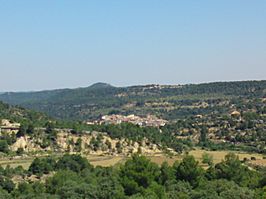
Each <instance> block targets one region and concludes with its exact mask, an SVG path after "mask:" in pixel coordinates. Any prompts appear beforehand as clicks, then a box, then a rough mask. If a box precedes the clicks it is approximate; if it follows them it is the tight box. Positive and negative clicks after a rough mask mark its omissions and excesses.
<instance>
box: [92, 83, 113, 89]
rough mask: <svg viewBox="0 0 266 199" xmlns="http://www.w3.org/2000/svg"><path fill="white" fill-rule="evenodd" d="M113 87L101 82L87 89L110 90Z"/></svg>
mask: <svg viewBox="0 0 266 199" xmlns="http://www.w3.org/2000/svg"><path fill="white" fill-rule="evenodd" d="M112 87H113V86H112V85H111V84H107V83H103V82H98V83H95V84H93V85H91V86H90V87H89V88H91V89H101V88H112Z"/></svg>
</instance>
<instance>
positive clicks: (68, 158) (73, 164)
mask: <svg viewBox="0 0 266 199" xmlns="http://www.w3.org/2000/svg"><path fill="white" fill-rule="evenodd" d="M56 168H57V170H62V169H67V170H72V171H74V172H80V171H82V170H84V169H86V168H89V169H93V166H92V165H91V164H89V162H88V160H87V159H86V158H83V157H81V156H80V155H69V154H66V155H64V156H63V157H61V158H60V159H59V160H58V162H57V164H56Z"/></svg>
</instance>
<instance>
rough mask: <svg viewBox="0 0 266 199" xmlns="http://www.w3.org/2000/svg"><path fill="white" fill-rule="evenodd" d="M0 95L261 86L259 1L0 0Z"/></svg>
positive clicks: (263, 50) (263, 11)
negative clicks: (95, 86) (241, 83)
mask: <svg viewBox="0 0 266 199" xmlns="http://www.w3.org/2000/svg"><path fill="white" fill-rule="evenodd" d="M0 73H1V77H0V91H21V90H23V91H25V90H41V89H51V88H64V87H71V88H73V87H83V86H88V85H90V84H92V83H95V82H108V83H111V84H113V85H116V86H125V85H135V84H147V83H160V84H179V83H197V82H209V81H221V80H226V81H227V80H247V79H266V1H265V0H222V1H214V0H209V1H207V0H32V1H28V0H12V1H10V0H0Z"/></svg>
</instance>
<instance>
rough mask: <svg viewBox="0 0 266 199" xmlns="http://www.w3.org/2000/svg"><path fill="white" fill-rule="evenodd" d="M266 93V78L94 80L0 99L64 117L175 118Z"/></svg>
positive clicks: (2, 96)
mask: <svg viewBox="0 0 266 199" xmlns="http://www.w3.org/2000/svg"><path fill="white" fill-rule="evenodd" d="M265 95H266V81H242V82H216V83H205V84H190V85H145V86H131V87H113V86H111V85H109V84H105V83H97V84H94V85H92V86H90V87H86V88H77V89H59V90H51V91H39V92H23V93H4V94H1V95H0V100H2V101H4V102H7V103H9V104H13V105H20V106H22V107H25V108H29V109H32V110H36V111H41V112H44V113H47V114H48V115H49V116H52V117H55V118H60V119H67V120H88V119H96V118H98V117H99V116H101V115H105V114H124V115H125V114H136V115H140V116H141V115H147V114H154V115H156V116H158V117H161V118H164V119H168V120H175V119H178V118H184V117H187V116H193V115H197V114H209V113H212V112H214V111H215V110H217V107H218V106H219V104H221V103H224V106H223V110H221V109H219V111H221V113H225V112H226V111H228V110H229V109H230V106H227V105H228V104H229V105H231V104H232V103H233V102H234V101H237V100H238V99H243V98H245V99H249V98H252V99H253V98H263V97H265ZM228 101H229V103H227V102H228ZM226 103H227V105H225V104H226Z"/></svg>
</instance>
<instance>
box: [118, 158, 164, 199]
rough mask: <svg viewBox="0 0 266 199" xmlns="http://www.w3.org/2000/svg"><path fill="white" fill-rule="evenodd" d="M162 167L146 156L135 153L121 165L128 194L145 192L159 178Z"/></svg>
mask: <svg viewBox="0 0 266 199" xmlns="http://www.w3.org/2000/svg"><path fill="white" fill-rule="evenodd" d="M159 175H160V169H159V167H158V166H157V165H156V164H155V163H152V162H151V161H150V160H148V159H147V158H145V157H144V156H139V155H138V154H133V156H132V158H131V159H130V160H128V161H126V163H125V165H124V166H122V167H121V170H120V178H121V182H122V185H123V187H124V189H125V193H126V195H134V194H136V193H139V192H140V193H143V192H144V190H145V189H146V188H148V187H149V186H150V185H151V184H152V183H153V182H154V181H155V180H157V179H158V178H159Z"/></svg>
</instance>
